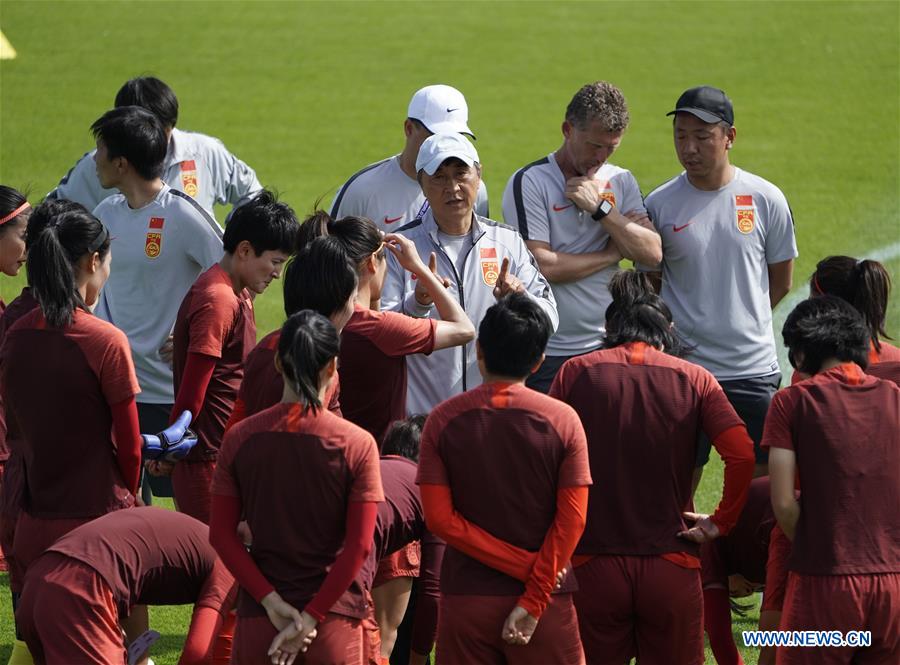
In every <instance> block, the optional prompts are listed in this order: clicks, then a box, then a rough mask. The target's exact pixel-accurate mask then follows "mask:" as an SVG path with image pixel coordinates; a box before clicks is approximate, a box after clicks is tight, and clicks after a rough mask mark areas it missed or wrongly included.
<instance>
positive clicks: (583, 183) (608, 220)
mask: <svg viewBox="0 0 900 665" xmlns="http://www.w3.org/2000/svg"><path fill="white" fill-rule="evenodd" d="M566 198H568V199H569V200H570V201H571V202H572V203H574V204H575V205H576V206H578V207H579V208H580V209H581V210H583V211H584V212H587V213H589V214H590V215H591V217H592V218H593V219H594V220H596V221H597V222H599V223H600V224H601V225H602V226H603V229H604V230H605V231H606V232H607V233H609V236H610V238H611V239H612V241H613V242H614V243H615V244H616V247H618V249H619V251H620V252H621V253H622V256H623V257H624V258H626V259H629V260H631V261H634V262H635V263H641V264H644V265H649V266H655V265H659V262H660V261H662V239H661V238H660V237H659V234H658V233H657V232H656V229H654V228H653V224H652V223H651V222H650V218H649V217H648V216H647V214H646V213H645V212H643V211H632V212H628V213H626V214H624V215H623V214H622V213H620V212H619V211H618V210H617V209H616V208H615V206H613V205H612V203H610V202H609V201H607V200H606V199H604V198H601V196H600V189H599V187H598V185H597V181H596V180H594V179H593V178H588V177H584V176H583V177H578V178H570V179H569V181H568V182H567V183H566Z"/></svg>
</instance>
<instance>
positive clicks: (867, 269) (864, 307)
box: [810, 256, 891, 351]
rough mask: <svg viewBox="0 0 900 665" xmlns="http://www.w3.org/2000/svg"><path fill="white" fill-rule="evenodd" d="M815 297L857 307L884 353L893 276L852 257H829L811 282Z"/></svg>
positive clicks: (873, 262) (875, 265)
mask: <svg viewBox="0 0 900 665" xmlns="http://www.w3.org/2000/svg"><path fill="white" fill-rule="evenodd" d="M810 291H811V292H812V294H813V295H831V296H837V297H838V298H841V299H843V300H846V301H847V302H848V303H850V304H851V305H853V306H854V307H855V308H856V310H857V311H858V312H859V313H860V314H861V315H862V317H863V319H864V320H865V322H866V327H867V328H868V329H869V336H870V339H871V341H872V345H873V346H874V347H875V350H876V351H880V350H881V342H880V341H879V336H881V337H885V338H887V339H891V337H890V336H888V334H887V333H886V332H885V329H884V321H885V317H886V315H887V306H888V298H889V296H890V293H891V276H890V274H888V271H887V270H886V269H885V267H884V266H883V265H881V264H880V263H879V262H878V261H870V260H864V261H857V260H856V259H854V258H853V257H852V256H829V257H827V258H825V259H822V260H821V261H819V263H818V264H817V265H816V271H815V272H814V273H813V275H812V277H811V278H810Z"/></svg>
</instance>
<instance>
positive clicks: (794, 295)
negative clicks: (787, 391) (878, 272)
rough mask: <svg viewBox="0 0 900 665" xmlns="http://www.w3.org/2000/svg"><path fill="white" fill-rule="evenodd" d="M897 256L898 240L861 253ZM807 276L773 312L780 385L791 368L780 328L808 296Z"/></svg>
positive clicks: (887, 257) (880, 258)
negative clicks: (780, 376)
mask: <svg viewBox="0 0 900 665" xmlns="http://www.w3.org/2000/svg"><path fill="white" fill-rule="evenodd" d="M898 256H900V242H895V243H894V244H892V245H886V246H885V247H880V248H878V249H875V250H872V251H871V252H868V253H867V254H865V255H863V257H862V258H864V259H870V260H872V261H880V262H881V263H884V262H886V261H892V260H894V259H896V258H897V257H898ZM807 278H808V276H807V275H803V276H802V279H801V280H800V281H799V284H798V285H797V286H796V287H795V288H794V289H793V290H792V291H791V292H790V293H789V294H787V295H786V296H785V297H784V300H782V301H781V302H780V303H778V306H777V307H776V308H775V311H774V312H773V317H772V325H773V328H774V330H775V344H776V346H777V347H778V366H779V367H780V368H781V375H782V376H783V377H784V381H783V382H782V384H781V385H782V386H785V385H788V383H789V382H790V380H791V373H792V372H793V369H792V368H791V363H790V362H788V357H787V351H786V350H785V348H784V344H782V341H781V328H782V327H783V326H784V320H785V319H786V318H787V315H788V314H790V313H791V311H792V310H793V309H794V307H796V306H797V305H798V304H799V303H800V302H802V301H803V300H806V298H808V297H809V283H808V281H807ZM794 280H795V281H797V280H798V276H797V275H794Z"/></svg>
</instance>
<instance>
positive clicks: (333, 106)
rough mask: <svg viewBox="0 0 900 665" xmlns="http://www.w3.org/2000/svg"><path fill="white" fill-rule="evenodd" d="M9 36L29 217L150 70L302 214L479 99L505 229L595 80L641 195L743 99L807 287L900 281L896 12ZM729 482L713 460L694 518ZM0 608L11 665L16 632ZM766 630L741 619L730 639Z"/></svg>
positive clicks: (74, 19) (208, 23) (733, 12)
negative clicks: (460, 96) (619, 93)
mask: <svg viewBox="0 0 900 665" xmlns="http://www.w3.org/2000/svg"><path fill="white" fill-rule="evenodd" d="M0 29H2V31H3V34H4V35H5V36H6V37H7V39H8V40H9V41H10V42H11V44H12V45H13V47H14V48H15V49H16V50H17V52H18V57H17V58H16V59H14V60H3V61H0V182H3V183H4V184H8V185H12V186H15V187H19V188H30V190H31V192H32V197H31V199H32V201H37V200H39V199H40V197H41V196H42V195H43V194H44V193H46V192H47V191H49V190H50V189H51V188H52V187H53V186H54V185H55V183H56V182H57V181H58V180H59V178H60V177H62V176H63V175H64V174H65V173H66V171H67V170H68V169H69V168H70V167H71V166H72V164H73V163H74V162H75V160H76V159H77V158H78V157H80V156H81V155H82V154H83V153H84V152H85V151H87V150H89V149H90V148H91V147H92V141H91V137H90V133H89V131H88V127H89V125H90V123H91V122H92V121H93V120H95V119H96V118H97V117H99V116H100V115H101V114H102V113H103V112H104V111H106V110H107V109H108V108H109V107H110V106H111V105H112V100H113V97H114V95H115V92H116V90H117V89H118V87H119V86H120V85H121V84H122V82H123V81H125V80H126V79H127V78H130V77H132V76H135V75H138V74H142V73H152V74H155V75H157V76H159V77H160V78H162V79H163V80H165V81H166V82H168V83H169V84H170V85H171V86H172V87H173V89H174V90H175V91H176V93H177V94H178V97H179V100H180V103H181V117H180V119H179V126H180V127H182V128H185V129H194V130H198V131H202V132H204V133H207V134H211V135H213V136H217V137H219V138H221V139H222V140H223V141H224V142H225V143H226V145H227V146H228V147H229V148H230V149H231V150H232V151H233V152H235V153H236V154H237V155H238V156H240V157H241V158H242V159H244V160H245V161H246V162H247V163H249V164H250V165H252V166H253V167H254V168H255V169H256V171H257V173H258V174H259V177H260V180H261V181H262V182H263V183H264V184H266V185H267V186H270V187H272V188H275V189H277V190H278V191H280V192H281V194H282V195H283V197H284V198H285V199H286V200H287V201H288V202H289V203H291V204H292V205H293V206H294V207H295V209H296V210H297V211H298V213H301V214H302V213H306V212H309V211H310V210H311V209H312V208H313V206H314V204H315V202H316V201H317V200H318V199H320V198H321V199H324V201H325V203H326V204H327V203H329V202H330V201H331V198H332V197H333V195H334V192H335V190H336V188H337V187H338V186H339V185H340V184H341V183H342V182H343V181H344V179H346V177H347V176H349V175H350V174H352V173H353V172H355V171H356V170H357V169H359V168H360V167H361V166H363V165H365V164H367V163H370V162H372V161H375V160H377V159H379V158H381V157H384V156H386V155H388V154H392V153H394V152H397V151H399V149H400V148H401V146H402V121H403V118H404V115H405V110H406V104H407V103H408V101H409V97H410V95H411V94H412V93H413V92H414V91H415V90H416V89H417V88H419V87H421V86H423V85H426V84H429V83H438V82H440V83H448V84H451V85H454V86H456V87H458V88H459V89H461V90H462V91H463V92H464V93H465V95H466V97H467V99H468V102H469V108H470V126H471V127H472V128H473V130H474V131H475V132H476V134H477V135H478V143H477V146H478V150H479V152H480V155H481V158H482V162H483V164H484V177H485V181H486V183H487V186H488V190H489V192H490V195H491V200H492V206H491V207H492V209H493V211H494V214H495V216H496V215H499V214H500V197H501V195H502V192H503V188H504V187H505V185H506V181H507V179H508V177H509V176H510V174H511V173H512V172H513V171H514V170H515V169H516V168H518V167H519V166H521V165H523V164H525V163H527V162H530V161H533V160H534V159H536V158H538V157H540V156H543V155H545V154H547V153H549V152H550V151H552V150H554V149H556V148H557V147H558V145H559V143H560V129H559V126H560V123H561V122H562V115H563V112H564V109H565V106H566V104H567V102H568V100H569V99H570V97H571V95H572V94H573V93H574V92H575V91H576V90H577V89H578V88H579V87H580V86H581V85H582V84H583V83H585V82H588V81H592V80H596V79H607V80H610V81H613V82H614V83H616V84H617V85H618V86H620V87H621V88H622V90H623V91H624V93H625V95H626V97H627V98H628V102H629V105H630V111H631V117H632V122H631V127H630V129H629V131H628V134H627V135H626V137H625V140H624V142H623V144H622V147H621V148H620V150H619V152H618V153H617V154H616V155H615V157H614V159H613V161H614V162H615V163H616V164H619V165H621V166H623V167H626V168H628V169H630V170H631V171H632V172H633V173H634V174H635V176H636V177H637V179H638V182H639V183H640V185H641V188H642V190H643V191H644V193H645V194H646V193H648V192H649V191H650V190H651V189H653V188H654V187H655V186H656V185H658V184H659V183H661V182H663V181H664V180H666V179H667V178H669V177H670V176H671V175H673V174H675V173H677V172H678V171H679V170H680V167H679V165H678V162H677V160H676V158H675V155H674V151H673V149H672V141H671V125H670V120H669V119H667V118H666V117H665V113H666V112H667V111H669V110H670V109H671V108H672V105H673V104H674V102H675V99H676V98H677V96H678V95H679V94H680V93H681V91H682V90H684V89H685V88H688V87H691V86H693V85H698V84H701V83H708V84H712V85H717V86H719V87H722V88H724V89H725V90H726V91H727V92H728V93H729V95H730V96H731V98H732V99H733V100H734V104H735V115H736V126H737V129H738V134H737V141H736V144H735V149H734V150H733V152H732V159H733V161H734V162H735V163H736V164H738V165H739V166H741V167H742V168H744V169H746V170H748V171H751V172H753V173H756V174H758V175H761V176H763V177H765V178H767V179H769V180H771V181H773V182H775V183H776V184H778V185H779V186H780V187H781V188H782V190H783V191H784V192H785V194H786V195H787V197H788V199H789V201H790V203H791V206H792V209H793V212H794V216H795V221H796V228H797V237H798V244H799V247H800V258H799V259H798V261H797V264H796V270H795V279H794V283H795V286H796V287H800V288H801V289H802V286H803V284H804V282H805V280H806V279H807V277H808V276H809V274H810V272H811V270H812V268H813V266H814V265H815V263H816V261H818V260H819V259H820V258H822V257H823V256H825V255H828V254H835V253H843V254H851V255H857V256H864V255H872V254H873V253H875V255H876V256H881V257H887V258H886V260H885V263H886V264H887V266H888V268H889V270H891V271H892V273H893V274H894V275H895V276H897V275H900V247H898V244H900V126H898V122H897V120H898V117H900V76H898V74H900V67H898V61H900V5H898V4H897V3H896V2H855V3H854V2H840V3H838V2H778V3H769V2H746V3H741V2H730V3H690V2H670V3H663V2H628V3H624V2H623V3H619V2H609V3H587V2H577V3H568V2H553V3H544V2H527V3H512V2H502V3H501V2H497V3H488V2H456V3H447V2H429V3H414V2H378V3H375V2H362V3H358V2H334V3H288V2H249V1H246V2H217V3H211V2H189V1H184V2H154V3H133V2H128V3H125V2H116V3H113V2H103V3H95V2H36V1H32V2H16V1H14V0H4V2H3V3H2V5H0ZM223 217H224V211H221V214H220V219H221V218H223ZM714 278H715V276H714V275H710V279H714ZM23 282H24V276H23V275H22V276H20V277H19V278H17V279H8V278H5V279H0V296H2V298H3V299H4V300H5V301H7V302H9V301H10V300H11V299H12V298H13V297H15V295H16V294H17V293H18V291H19V290H20V288H21V286H22V284H23ZM896 293H897V291H896V290H895V295H894V297H893V299H892V305H891V310H890V316H889V321H888V330H889V332H890V333H891V335H892V336H894V337H895V338H896V337H900V305H898V296H897V295H896ZM784 310H785V307H784V306H782V307H781V308H779V311H778V312H777V313H778V314H781V315H782V316H783V315H784V314H785V313H786V312H785V311H784ZM280 312H281V295H280V289H278V288H277V287H276V288H274V289H272V290H270V292H269V293H267V294H265V295H264V296H263V297H262V298H260V299H259V300H258V306H257V318H258V327H259V330H260V333H265V332H268V331H269V330H271V329H273V328H274V327H276V326H277V325H279V324H280V322H281V315H280ZM720 486H721V465H720V463H719V462H718V460H716V461H715V462H713V463H712V464H711V467H710V468H709V469H708V470H707V473H706V475H705V477H704V483H703V485H702V486H701V490H700V501H699V504H700V506H701V507H702V508H705V509H710V508H712V507H713V506H714V504H715V502H716V501H717V499H718V490H717V489H716V488H717V487H720ZM0 579H2V582H0V585H2V586H5V576H4V577H3V578H0ZM0 596H2V598H0V662H5V659H6V654H7V653H8V644H9V642H10V639H11V629H10V626H11V621H10V618H11V617H10V614H9V609H8V603H7V601H6V598H7V597H8V596H7V594H6V590H5V589H3V590H2V591H0ZM188 616H189V615H188V612H187V610H186V609H184V608H178V609H160V610H158V611H154V612H153V614H152V618H153V623H154V627H156V628H157V629H159V630H160V632H162V633H163V634H164V636H165V639H164V641H163V642H162V646H161V648H157V649H155V650H154V654H153V655H154V659H155V660H156V662H157V663H160V664H162V663H174V662H175V661H176V660H177V653H178V648H179V644H180V640H181V638H182V636H183V633H184V631H185V629H186V627H187V618H188ZM755 619H756V615H755V613H753V614H751V616H750V617H748V619H746V620H744V621H737V620H736V622H735V629H736V631H739V630H741V629H747V628H750V627H751V626H752V625H753V624H754V623H755ZM744 658H745V661H746V662H747V663H755V662H756V656H755V654H753V653H751V652H749V651H744ZM710 662H712V660H711V657H710Z"/></svg>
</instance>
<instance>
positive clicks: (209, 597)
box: [47, 507, 236, 617]
mask: <svg viewBox="0 0 900 665" xmlns="http://www.w3.org/2000/svg"><path fill="white" fill-rule="evenodd" d="M47 551H48V552H58V553H59V554H64V555H65V556H67V557H70V558H72V559H75V560H77V561H80V562H82V563H84V564H86V565H88V566H90V567H91V568H93V569H94V570H96V571H97V573H98V574H99V575H100V576H101V577H102V578H103V579H104V580H105V581H106V583H107V584H108V585H109V588H110V589H111V590H112V592H113V597H114V598H115V600H116V606H117V607H118V609H119V616H120V617H125V616H128V614H129V613H130V612H131V608H132V607H133V606H135V605H184V604H187V603H193V604H194V605H195V606H198V607H209V608H212V609H214V610H216V611H217V612H219V613H220V614H222V615H223V616H224V615H226V614H227V613H228V611H229V610H230V609H231V607H232V606H233V605H234V597H235V591H236V588H235V582H234V578H233V577H232V576H231V573H229V572H228V569H227V568H226V567H225V566H224V565H223V564H222V562H221V561H219V559H218V556H217V555H216V552H215V550H214V549H213V548H212V545H210V544H209V528H208V527H207V526H206V525H205V524H203V523H202V522H199V521H197V520H195V519H194V518H193V517H189V516H187V515H185V514H183V513H176V512H174V511H171V510H164V509H162V508H154V507H146V508H135V509H134V510H119V511H116V512H114V513H110V514H108V515H104V516H103V517H100V518H97V519H95V520H92V521H90V522H88V523H87V524H84V525H83V526H80V527H78V528H76V529H74V530H72V531H70V532H69V533H67V534H66V535H65V536H63V537H62V538H60V539H59V540H57V541H56V543H54V545H53V546H52V547H50V548H49V549H48V550H47Z"/></svg>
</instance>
